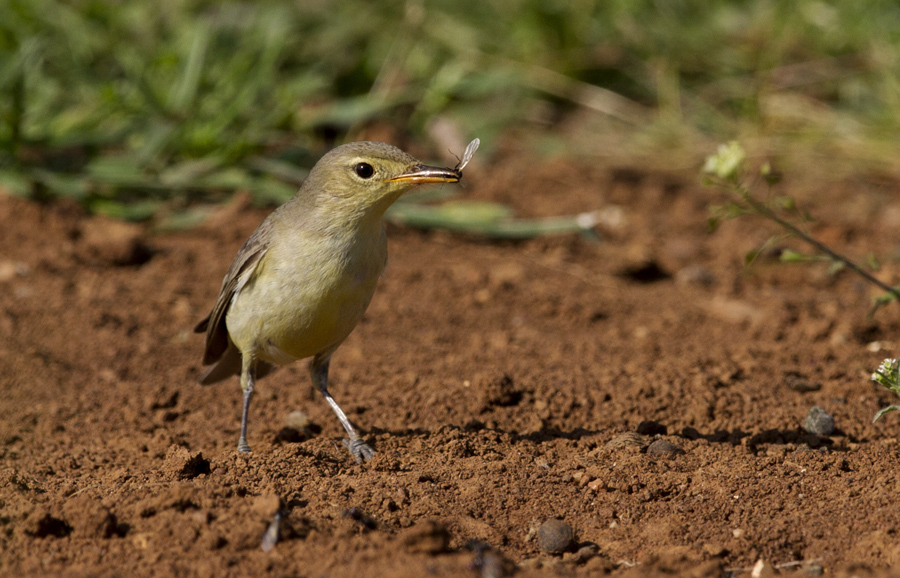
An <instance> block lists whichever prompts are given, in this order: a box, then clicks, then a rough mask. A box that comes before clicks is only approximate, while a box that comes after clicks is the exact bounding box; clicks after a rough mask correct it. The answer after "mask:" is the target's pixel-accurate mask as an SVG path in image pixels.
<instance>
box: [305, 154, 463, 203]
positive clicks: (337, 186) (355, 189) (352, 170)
mask: <svg viewBox="0 0 900 578" xmlns="http://www.w3.org/2000/svg"><path fill="white" fill-rule="evenodd" d="M461 178H462V171H460V170H457V169H450V168H441V167H432V166H427V165H425V164H424V163H422V162H420V161H418V160H417V159H416V158H415V157H412V156H410V155H408V154H406V153H405V152H403V151H401V150H400V149H398V148H397V147H394V146H391V145H389V144H386V143H381V142H354V143H349V144H345V145H342V146H339V147H337V148H335V149H333V150H332V151H330V152H329V153H328V154H326V155H325V156H323V157H322V158H321V159H320V160H319V162H317V163H316V165H315V166H314V167H313V169H312V171H310V173H309V177H307V179H306V181H305V182H304V183H303V187H302V188H301V190H300V193H301V194H306V195H309V196H312V197H313V198H315V199H316V201H317V204H321V206H322V207H328V209H329V210H333V211H340V212H342V213H346V214H348V216H349V214H357V215H359V216H363V215H367V216H371V217H377V218H380V217H381V215H383V214H384V211H386V210H387V208H388V207H389V206H391V204H392V203H393V202H394V201H396V200H397V199H398V198H400V196H401V195H402V194H403V193H405V192H406V191H408V190H409V189H411V188H413V187H414V186H416V185H422V184H428V183H456V182H458V181H459V180H460V179H461Z"/></svg>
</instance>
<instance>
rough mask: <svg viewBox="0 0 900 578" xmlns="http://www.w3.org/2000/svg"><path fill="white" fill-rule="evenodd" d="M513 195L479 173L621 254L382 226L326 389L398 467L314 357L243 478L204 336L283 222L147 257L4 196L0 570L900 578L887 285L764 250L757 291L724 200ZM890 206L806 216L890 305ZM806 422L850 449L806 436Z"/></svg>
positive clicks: (634, 189)
mask: <svg viewBox="0 0 900 578" xmlns="http://www.w3.org/2000/svg"><path fill="white" fill-rule="evenodd" d="M491 170H492V174H491V176H490V178H488V175H487V174H486V172H485V169H484V168H481V169H480V170H472V171H471V174H470V175H467V180H468V181H469V188H468V189H467V191H466V193H465V195H466V196H467V197H468V198H476V199H488V200H495V201H501V202H505V203H508V204H510V205H512V206H514V207H515V208H516V209H517V211H518V212H519V214H522V215H531V216H542V215H552V214H562V213H571V212H580V211H586V210H603V211H604V219H603V222H602V224H601V225H600V226H599V228H598V232H599V234H600V236H601V237H602V241H601V242H591V241H589V240H586V239H581V238H578V237H565V238H554V239H538V240H531V241H526V242H515V243H514V242H490V241H485V240H479V239H471V238H464V237H460V236H454V235H449V234H446V233H440V232H417V231H411V230H404V229H400V228H397V227H389V231H388V233H389V238H390V251H391V258H390V259H391V260H390V264H389V266H388V270H387V272H386V274H385V275H384V277H383V278H382V280H381V283H380V287H379V289H378V292H377V294H376V296H375V299H374V301H373V303H372V305H371V307H370V309H369V311H368V313H367V315H366V318H365V319H364V321H363V322H362V324H361V325H360V326H359V327H358V328H357V330H356V331H355V332H354V333H353V334H352V335H351V336H350V338H349V339H348V341H347V342H346V343H345V344H344V346H343V347H342V348H341V349H340V350H339V351H338V353H337V355H336V356H335V358H334V360H333V362H332V380H333V385H332V393H333V394H334V395H335V397H336V398H337V399H338V401H339V402H341V404H342V405H343V407H344V409H345V410H347V412H348V414H349V416H350V418H351V419H352V420H353V421H354V422H355V423H356V424H357V425H358V426H359V428H360V429H361V431H362V432H364V434H365V437H366V438H367V439H368V440H369V441H370V442H371V443H372V445H373V446H374V447H375V449H376V450H377V454H376V457H375V458H374V460H372V461H371V462H369V463H367V464H364V465H357V464H355V463H354V462H353V461H352V460H351V459H350V456H349V454H348V453H347V452H346V451H345V450H344V448H343V447H342V445H341V443H340V439H341V437H342V430H341V428H340V425H339V424H338V422H337V420H336V419H335V418H334V416H333V414H332V413H331V410H330V409H329V408H328V406H327V405H326V404H325V403H324V401H323V400H322V399H320V398H319V397H318V394H317V393H315V392H312V391H311V386H310V383H309V378H308V376H307V373H306V368H305V364H303V363H297V364H295V365H293V366H290V367H287V368H282V369H280V370H278V371H277V372H276V373H274V374H273V375H271V376H269V377H267V378H266V379H264V380H262V381H260V382H259V384H258V388H257V397H256V399H255V401H254V405H253V408H252V414H251V420H250V441H251V443H252V445H253V448H254V451H253V453H252V454H250V455H248V456H244V455H238V454H237V453H236V451H235V447H236V443H237V437H238V427H239V423H240V419H239V418H240V404H241V396H240V391H239V387H238V383H237V380H233V381H229V382H226V383H223V384H219V385H216V386H210V387H203V386H200V385H198V384H197V383H196V382H195V378H196V376H197V375H198V373H199V372H200V364H199V357H200V352H201V349H202V337H201V336H199V335H195V334H193V333H191V328H192V327H193V325H194V324H195V323H196V322H197V321H198V320H200V319H201V318H202V317H203V316H205V315H206V313H207V312H208V310H209V308H210V307H211V306H212V304H213V302H214V299H215V297H216V294H217V292H218V289H219V284H220V282H221V279H222V276H223V274H224V272H225V270H226V269H227V267H228V265H229V263H230V262H231V259H232V257H233V256H234V254H235V252H236V251H237V249H238V247H239V246H240V244H241V243H242V242H243V240H244V239H245V238H246V237H247V235H249V234H250V233H251V232H252V231H253V229H254V228H255V226H256V225H257V224H258V223H259V221H260V220H261V219H262V218H263V216H264V213H263V212H260V211H255V210H251V209H248V208H246V207H245V206H242V205H241V204H240V203H239V202H236V203H234V204H233V205H231V206H227V207H224V208H222V209H221V210H220V211H219V212H218V213H217V214H216V215H214V216H213V218H212V220H211V221H210V222H209V223H208V224H206V225H204V226H203V227H202V228H200V229H197V230H194V231H191V232H186V233H178V234H166V235H155V234H151V233H150V232H148V231H147V230H145V229H143V228H141V227H135V226H132V225H124V224H117V223H112V222H109V221H105V220H103V219H99V218H89V217H86V216H85V215H84V214H83V213H82V212H80V211H79V210H78V209H77V208H75V207H73V206H70V205H67V204H65V203H62V204H54V205H49V206H48V205H38V204H34V203H30V202H26V201H23V200H18V199H11V198H8V197H2V196H0V369H2V371H0V391H2V400H0V456H2V460H0V575H3V576H138V575H153V576H162V577H170V576H216V577H225V576H250V575H252V576H278V577H282V576H284V577H287V576H296V577H322V576H332V577H340V576H384V577H414V576H415V577H420V576H446V577H450V576H454V577H455V576H474V577H485V578H492V577H500V576H507V575H512V574H513V573H515V574H516V575H517V576H526V577H527V576H546V575H565V576H588V575H601V574H609V573H611V574H613V575H618V576H656V575H662V574H666V575H673V576H723V575H744V576H750V575H751V568H753V567H754V565H756V564H757V563H758V561H760V560H761V561H762V562H761V565H760V566H758V567H757V569H756V570H757V571H756V574H755V575H756V576H770V575H774V574H778V573H795V572H796V573H799V574H801V575H817V574H819V573H822V572H825V573H826V574H831V575H854V574H855V575H868V574H875V575H887V574H889V570H887V568H889V567H890V566H891V565H898V564H900V540H898V530H900V509H898V508H897V507H895V502H896V501H897V499H898V496H900V475H898V473H897V463H898V458H900V446H898V440H897V436H898V432H900V414H889V415H887V416H886V417H885V418H883V419H882V420H881V421H879V422H878V423H877V424H874V425H873V424H872V417H873V416H874V414H875V413H876V411H877V410H878V409H879V408H881V407H883V406H885V405H888V404H890V403H893V402H894V400H893V399H892V396H891V394H890V393H889V392H887V391H885V390H882V389H879V388H878V387H876V386H875V385H874V384H873V383H871V382H870V381H869V380H868V376H869V374H870V373H871V371H872V370H873V369H874V368H875V367H877V365H878V364H879V363H880V362H881V360H882V359H884V358H885V357H888V356H890V355H896V353H897V345H896V344H897V343H898V341H897V340H898V328H900V308H898V307H896V306H892V307H888V308H886V309H884V310H883V311H881V312H880V313H878V315H877V316H876V317H875V318H874V319H873V320H868V319H867V318H866V313H867V310H868V308H869V305H870V300H871V297H872V296H873V295H874V294H875V292H874V291H873V290H871V289H870V288H869V287H868V286H867V285H865V284H863V283H862V282H861V281H859V280H858V279H857V278H855V277H853V276H851V275H849V274H847V273H841V274H838V275H829V274H828V273H827V266H826V265H824V264H814V265H804V266H797V265H793V266H788V265H782V264H779V263H778V262H777V259H775V258H774V257H773V255H775V254H776V251H774V250H771V251H768V252H765V253H764V254H763V255H762V256H761V257H760V259H759V260H758V261H757V263H755V264H754V265H753V266H752V267H751V268H749V269H747V268H745V266H744V263H743V257H744V254H745V253H747V252H748V251H750V250H752V249H754V248H756V247H759V246H760V245H761V244H762V243H763V242H764V241H765V240H766V239H767V238H768V237H769V236H770V235H771V234H772V233H774V232H776V231H775V230H774V229H772V228H771V227H769V226H768V225H767V224H765V223H763V222H761V221H758V220H754V219H742V220H738V221H732V222H728V223H726V224H725V225H724V226H723V227H721V228H720V229H719V230H717V231H716V232H714V233H708V232H707V229H706V226H705V222H706V219H707V217H708V212H707V207H708V205H709V203H710V202H713V201H715V200H716V199H717V198H718V197H717V193H716V192H715V191H712V190H710V189H704V188H702V187H701V186H699V185H697V184H695V182H696V180H697V178H696V176H695V175H694V174H685V175H670V174H654V173H646V172H642V171H637V170H633V169H629V168H623V167H602V166H594V167H589V166H581V165H577V164H573V163H570V162H564V161H545V162H543V163H541V164H536V163H535V162H533V161H531V160H529V159H514V158H511V159H506V160H502V159H501V160H500V161H498V163H497V165H496V166H495V167H493V168H492V169H491ZM787 186H788V187H790V186H791V183H787ZM898 190H900V187H898V184H897V183H892V182H869V181H866V180H865V179H857V180H855V181H853V182H846V183H829V184H827V185H824V186H821V187H806V188H801V189H799V190H793V191H792V192H793V193H795V194H796V196H797V197H798V198H799V200H800V201H801V202H802V203H803V204H805V205H806V207H807V208H809V209H810V210H811V211H812V212H813V214H815V215H816V216H817V218H818V220H817V221H816V223H814V224H812V225H811V228H812V230H813V232H814V233H815V234H816V235H818V236H819V237H820V238H822V239H823V240H825V241H826V242H828V243H831V244H833V245H835V246H836V247H839V248H841V249H843V250H845V251H846V252H848V253H850V254H852V255H855V256H857V257H860V256H865V255H866V254H867V252H875V253H876V254H877V255H878V256H879V257H880V259H881V261H882V265H883V267H882V268H881V270H880V271H879V272H878V275H879V276H880V277H881V278H883V279H884V280H886V281H888V282H891V283H896V282H898V281H900V265H898V264H897V262H896V256H897V255H896V251H897V247H898V231H900V201H898V197H897V191H898ZM794 246H796V245H794ZM814 406H818V407H820V408H822V409H823V410H824V411H825V412H826V413H827V414H829V415H830V416H831V417H833V420H834V424H835V429H834V431H833V432H830V433H828V431H827V429H826V430H822V431H824V432H826V433H809V432H807V431H806V430H805V429H804V428H803V423H804V419H805V418H806V416H807V413H808V412H809V411H810V409H811V408H813V407H814ZM297 411H302V412H305V414H306V415H307V417H308V423H304V422H303V421H302V420H298V419H297V415H296V414H294V413H293V412H297ZM292 414H293V415H292ZM824 422H827V419H826V420H824ZM820 425H823V423H820ZM824 425H825V426H827V425H828V424H827V423H824ZM276 519H278V520H280V523H277V522H276ZM551 519H559V520H562V521H563V522H564V523H565V525H560V524H556V527H554V524H553V523H551V524H549V525H547V526H543V524H544V523H545V522H546V521H547V520H551ZM276 527H277V529H278V539H277V541H275V540H271V541H270V542H269V545H270V546H273V545H274V547H272V548H270V549H268V551H265V550H264V549H263V548H262V546H261V544H262V539H263V536H264V534H266V532H267V529H270V528H271V529H275V528H276ZM567 528H568V529H571V536H568V535H567V531H568V530H567Z"/></svg>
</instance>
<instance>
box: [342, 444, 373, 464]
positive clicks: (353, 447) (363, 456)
mask: <svg viewBox="0 0 900 578" xmlns="http://www.w3.org/2000/svg"><path fill="white" fill-rule="evenodd" d="M343 442H344V447H345V448H347V449H348V450H349V451H350V453H351V454H352V455H353V459H355V460H356V463H358V464H361V463H363V460H371V459H372V458H373V457H374V456H375V450H373V449H372V448H371V447H370V446H369V444H367V443H366V442H364V441H363V440H362V439H360V438H356V439H352V440H348V439H346V438H345V439H344V440H343Z"/></svg>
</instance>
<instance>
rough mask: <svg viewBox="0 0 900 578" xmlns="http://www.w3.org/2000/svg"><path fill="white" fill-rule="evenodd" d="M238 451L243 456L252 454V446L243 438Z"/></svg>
mask: <svg viewBox="0 0 900 578" xmlns="http://www.w3.org/2000/svg"><path fill="white" fill-rule="evenodd" d="M238 451H239V452H240V453H242V454H249V453H250V444H248V443H247V439H246V438H243V437H242V438H241V439H240V440H238Z"/></svg>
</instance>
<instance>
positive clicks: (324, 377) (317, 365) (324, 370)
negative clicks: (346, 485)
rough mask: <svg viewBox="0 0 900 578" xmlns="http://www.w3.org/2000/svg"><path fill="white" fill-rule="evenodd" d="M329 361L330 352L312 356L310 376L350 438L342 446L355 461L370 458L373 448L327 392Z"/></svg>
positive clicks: (373, 452)
mask: <svg viewBox="0 0 900 578" xmlns="http://www.w3.org/2000/svg"><path fill="white" fill-rule="evenodd" d="M330 361H331V353H329V354H328V355H324V356H320V355H317V356H316V357H315V358H313V360H312V363H310V364H309V373H310V375H311V376H312V380H313V384H314V385H315V386H316V387H318V388H319V391H321V392H322V395H324V396H325V401H327V402H328V405H330V406H331V409H333V410H334V413H335V414H336V415H337V417H338V419H339V420H340V421H341V425H342V426H344V430H345V431H346V432H347V436H349V438H350V439H345V440H344V447H346V448H347V449H348V450H350V453H351V454H353V458H354V459H355V460H356V463H358V464H359V463H362V461H363V460H364V459H365V460H371V459H372V456H374V455H375V450H373V449H372V448H371V447H369V445H368V444H367V443H366V442H364V441H363V440H362V438H360V437H359V434H358V433H356V430H355V429H353V425H352V424H351V423H350V420H349V419H347V414H345V413H344V410H342V409H341V406H339V405H338V404H337V402H336V401H334V398H333V397H331V394H330V393H328V364H329V362H330Z"/></svg>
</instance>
